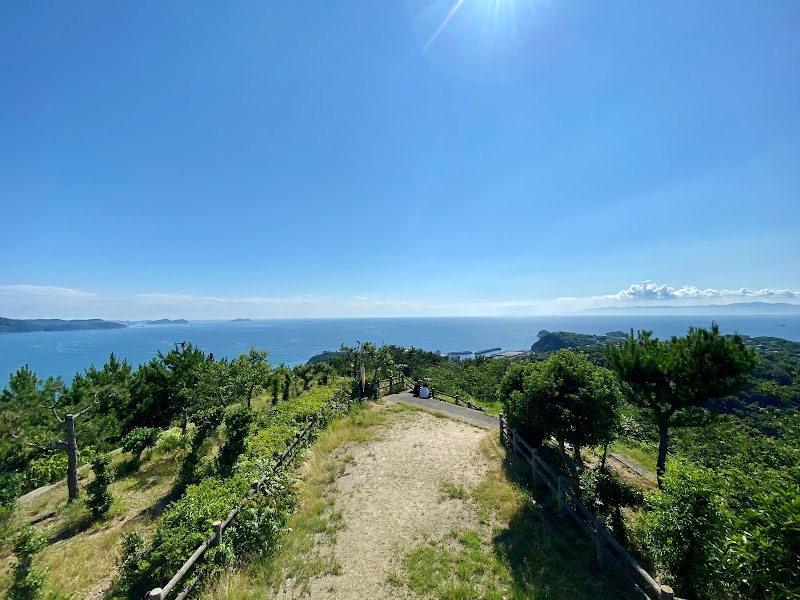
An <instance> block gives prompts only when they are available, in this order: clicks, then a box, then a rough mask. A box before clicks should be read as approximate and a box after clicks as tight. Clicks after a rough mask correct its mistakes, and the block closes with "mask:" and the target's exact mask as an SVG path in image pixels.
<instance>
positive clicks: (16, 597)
mask: <svg viewBox="0 0 800 600" xmlns="http://www.w3.org/2000/svg"><path fill="white" fill-rule="evenodd" d="M46 545H47V540H46V539H45V537H44V535H42V534H41V533H40V532H39V531H38V530H37V529H34V528H33V527H31V526H30V525H28V526H26V527H24V528H23V529H22V530H20V532H19V533H18V534H17V536H16V537H15V538H14V545H13V551H14V556H16V558H17V565H16V566H15V567H14V577H13V579H12V582H11V587H10V588H9V590H8V598H9V599H10V600H37V599H39V598H41V597H42V596H43V588H44V573H42V572H41V571H36V570H34V569H32V568H31V564H32V562H33V557H34V556H35V555H36V554H38V553H39V552H40V551H41V550H42V549H43V548H44V547H45V546H46Z"/></svg>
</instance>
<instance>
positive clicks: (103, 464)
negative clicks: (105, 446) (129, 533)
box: [86, 454, 114, 519]
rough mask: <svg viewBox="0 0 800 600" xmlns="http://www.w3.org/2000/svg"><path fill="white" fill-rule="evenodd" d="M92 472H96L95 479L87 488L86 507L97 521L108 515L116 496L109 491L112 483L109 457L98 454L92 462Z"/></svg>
mask: <svg viewBox="0 0 800 600" xmlns="http://www.w3.org/2000/svg"><path fill="white" fill-rule="evenodd" d="M92 471H94V479H93V480H92V481H90V482H89V485H87V486H86V491H87V492H88V493H89V497H88V498H87V499H86V505H87V506H88V507H89V510H91V511H92V516H93V517H94V518H95V519H97V518H99V517H102V516H103V515H104V514H106V513H107V512H108V510H109V509H110V508H111V505H112V504H113V503H114V496H112V495H111V491H110V490H109V489H108V486H109V485H111V481H112V478H111V474H110V473H109V472H108V457H107V456H106V455H104V454H98V455H97V456H96V457H95V459H94V460H93V461H92Z"/></svg>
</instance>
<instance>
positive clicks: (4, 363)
mask: <svg viewBox="0 0 800 600" xmlns="http://www.w3.org/2000/svg"><path fill="white" fill-rule="evenodd" d="M712 320H713V321H716V322H717V323H719V325H720V329H721V330H722V331H723V333H734V332H738V333H741V334H745V335H750V336H771V337H779V338H784V339H788V340H793V341H800V315H720V316H718V317H714V316H713V315H695V316H693V315H680V316H676V315H658V316H656V315H644V316H638V315H636V316H634V315H630V316H625V315H614V316H599V315H577V316H550V317H547V316H536V317H418V318H406V317H397V318H379V319H378V318H353V319H305V320H304V319H280V320H258V321H256V320H254V321H243V322H242V321H240V322H225V321H191V322H189V323H188V324H177V325H142V324H132V325H130V326H129V327H126V328H125V329H109V330H98V331H60V332H31V333H6V334H0V387H3V386H4V385H5V384H6V382H7V381H8V376H9V375H10V374H11V373H13V372H15V371H16V370H17V369H19V368H20V367H22V366H23V365H28V367H29V368H30V369H31V370H33V371H34V372H35V373H36V374H37V375H38V376H39V377H41V378H45V377H47V376H54V377H55V376H60V377H61V378H62V379H63V380H64V381H65V382H66V383H69V382H70V381H71V380H72V378H73V376H74V375H75V374H76V373H82V372H83V371H84V370H85V369H86V368H88V367H89V366H90V365H94V366H96V367H98V368H100V367H101V366H102V365H103V364H104V363H105V362H106V361H107V360H108V357H109V355H110V354H111V353H112V352H113V353H114V354H115V355H116V356H117V357H118V358H120V359H125V360H127V361H128V362H129V363H130V364H131V365H133V366H134V367H136V366H138V365H139V364H141V363H146V362H147V361H149V360H150V359H152V358H154V357H155V356H156V355H157V353H158V352H159V351H161V352H167V351H169V350H170V348H172V347H173V346H174V345H175V344H177V343H180V342H191V343H192V344H194V345H196V346H198V347H200V348H201V349H202V350H203V351H205V352H206V353H213V355H214V356H215V357H217V358H221V357H228V358H233V357H236V356H238V355H239V354H240V353H242V352H247V351H248V350H249V349H250V347H256V348H260V349H266V350H268V351H269V361H270V363H271V364H272V365H278V364H281V363H284V364H286V365H288V366H294V365H298V364H303V363H305V362H306V361H307V360H308V359H309V358H311V357H312V356H313V355H315V354H318V353H320V352H323V351H325V350H338V349H339V347H340V346H341V345H342V344H345V345H347V346H354V345H355V344H356V343H357V342H374V343H375V344H378V345H380V344H396V345H398V346H405V347H407V348H410V347H416V348H422V349H425V350H431V351H439V352H464V351H470V352H476V351H480V350H485V349H488V348H496V347H499V348H502V349H503V350H528V349H530V347H531V345H532V344H533V343H534V342H536V340H537V339H538V336H537V334H538V333H539V331H541V330H543V329H544V330H548V331H572V332H576V333H589V334H595V335H597V334H603V333H607V332H610V331H626V332H627V331H628V330H630V329H631V328H633V329H634V330H639V329H647V330H652V331H653V332H654V335H655V336H657V337H659V338H665V337H669V336H672V335H683V334H685V333H686V331H687V330H688V328H689V327H690V326H692V325H694V326H703V327H709V326H710V325H711V322H712Z"/></svg>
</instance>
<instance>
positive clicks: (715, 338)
mask: <svg viewBox="0 0 800 600" xmlns="http://www.w3.org/2000/svg"><path fill="white" fill-rule="evenodd" d="M606 362H607V364H608V366H609V368H611V369H612V370H614V371H615V372H616V373H617V374H618V375H619V377H620V379H621V380H622V381H623V383H624V389H625V391H626V396H627V399H628V400H629V401H630V402H631V403H633V404H635V405H637V406H640V407H642V408H646V409H648V410H649V411H650V415H651V418H652V419H653V421H654V423H656V425H657V426H658V428H659V450H658V461H657V472H658V476H659V482H660V480H661V476H662V475H663V473H664V467H665V464H666V457H667V444H668V429H669V426H670V423H673V424H674V423H675V422H677V423H678V424H680V425H684V426H686V425H698V424H702V423H704V422H705V420H706V419H707V413H706V411H704V410H703V409H701V408H700V407H699V405H700V404H701V403H703V402H706V401H708V400H710V399H714V398H724V397H725V396H729V395H731V394H735V393H736V392H738V391H739V390H741V389H742V387H743V386H744V385H745V383H746V382H747V374H748V372H749V371H750V370H751V369H753V367H755V366H756V364H757V362H758V361H757V358H756V354H755V352H754V351H753V350H752V349H750V348H747V347H746V346H745V344H744V340H743V338H742V337H741V336H739V335H734V336H732V337H730V338H726V337H725V336H722V335H720V333H719V326H718V325H717V324H716V323H713V324H712V326H711V329H710V330H707V329H703V328H701V327H700V328H698V327H690V328H689V333H688V334H687V335H686V336H685V337H682V338H679V337H675V336H673V337H672V339H670V340H669V341H667V342H661V341H659V340H658V339H657V338H654V337H652V332H651V331H640V332H639V333H638V336H636V337H634V335H633V331H631V333H630V335H629V336H628V337H627V338H626V339H625V340H623V341H622V342H621V343H620V344H619V345H618V346H613V345H609V346H607V347H606Z"/></svg>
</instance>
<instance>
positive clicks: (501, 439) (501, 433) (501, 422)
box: [497, 413, 505, 444]
mask: <svg viewBox="0 0 800 600" xmlns="http://www.w3.org/2000/svg"><path fill="white" fill-rule="evenodd" d="M497 418H498V419H499V420H500V443H501V444H502V443H503V442H505V436H504V435H503V434H504V433H505V432H504V431H503V413H500V414H499V415H498V416H497Z"/></svg>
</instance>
